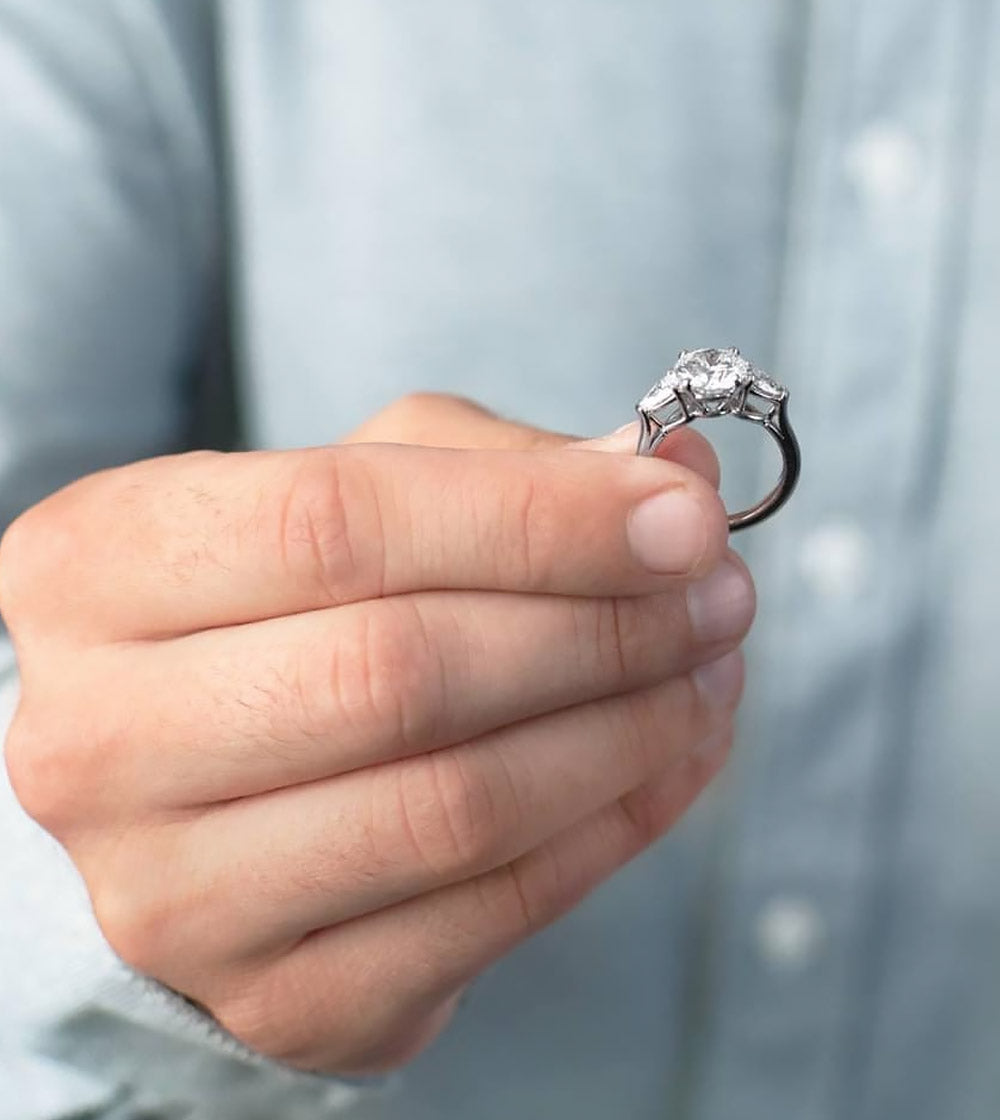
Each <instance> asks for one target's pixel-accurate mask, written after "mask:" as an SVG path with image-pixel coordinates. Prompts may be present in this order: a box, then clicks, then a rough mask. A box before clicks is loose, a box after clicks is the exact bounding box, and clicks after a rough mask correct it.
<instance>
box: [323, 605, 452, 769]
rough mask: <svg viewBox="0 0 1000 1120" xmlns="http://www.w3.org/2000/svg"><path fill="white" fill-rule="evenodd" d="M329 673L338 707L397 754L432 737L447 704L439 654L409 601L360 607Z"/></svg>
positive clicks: (360, 727) (342, 639)
mask: <svg viewBox="0 0 1000 1120" xmlns="http://www.w3.org/2000/svg"><path fill="white" fill-rule="evenodd" d="M328 676H329V680H330V688H331V690H332V692H333V695H334V701H335V705H336V707H337V709H338V711H339V712H341V713H342V714H343V716H344V717H345V718H346V719H347V720H348V721H349V722H350V723H351V724H352V725H354V726H356V727H357V728H358V729H359V730H360V731H361V733H363V734H371V733H372V731H375V730H377V732H378V735H379V738H380V739H386V740H389V741H390V742H391V743H392V744H393V753H394V754H397V755H400V754H405V753H408V752H411V751H414V750H416V749H418V748H419V747H420V746H422V745H425V744H426V743H427V742H429V741H431V740H432V739H433V738H434V736H435V729H436V727H437V724H438V722H439V720H440V719H441V718H443V713H444V712H445V710H446V707H447V705H446V704H445V690H446V679H445V670H444V666H443V663H442V659H441V656H440V654H439V652H438V650H437V646H436V643H435V641H434V636H433V635H432V634H431V633H430V631H429V629H428V627H427V626H426V624H425V622H424V619H423V616H422V615H421V612H420V610H419V608H418V607H417V606H416V604H415V603H413V602H412V601H410V600H404V599H395V600H381V601H379V602H378V603H375V604H372V605H371V606H369V607H366V608H365V609H364V610H359V611H358V612H357V614H356V616H355V619H354V621H353V624H352V628H351V629H350V630H349V631H347V632H346V633H345V634H344V635H343V636H342V637H341V639H340V640H338V641H337V643H336V645H335V647H334V650H333V652H332V655H331V664H330V666H329V670H328Z"/></svg>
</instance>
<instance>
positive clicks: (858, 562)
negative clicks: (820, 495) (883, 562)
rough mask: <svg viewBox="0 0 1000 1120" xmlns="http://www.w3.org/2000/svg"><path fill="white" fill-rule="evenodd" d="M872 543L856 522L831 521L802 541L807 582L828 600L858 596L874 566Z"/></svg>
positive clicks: (801, 559) (804, 575)
mask: <svg viewBox="0 0 1000 1120" xmlns="http://www.w3.org/2000/svg"><path fill="white" fill-rule="evenodd" d="M872 551H873V550H872V544H871V540H870V538H869V537H868V534H867V533H866V532H865V531H864V530H863V529H862V528H861V527H860V526H858V525H856V524H855V523H854V522H853V521H831V522H828V523H827V524H826V525H821V526H820V527H819V528H818V529H815V530H813V532H812V533H810V534H809V536H807V537H806V539H805V540H804V541H803V542H802V545H801V548H800V551H799V567H800V569H801V571H802V575H803V577H804V578H805V580H806V582H807V583H808V584H809V585H810V586H811V587H812V589H813V590H814V591H816V592H817V593H818V594H820V595H822V596H823V597H824V598H826V599H833V600H839V601H845V600H848V599H853V598H856V597H857V596H858V595H859V594H860V593H861V592H862V591H863V590H864V587H865V584H866V583H867V581H868V577H869V575H870V573H871V569H872V561H873V556H872Z"/></svg>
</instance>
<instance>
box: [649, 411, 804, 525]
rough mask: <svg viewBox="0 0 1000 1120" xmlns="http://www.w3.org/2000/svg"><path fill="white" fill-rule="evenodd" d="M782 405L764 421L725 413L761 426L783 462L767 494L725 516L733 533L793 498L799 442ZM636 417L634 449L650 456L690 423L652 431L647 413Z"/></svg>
mask: <svg viewBox="0 0 1000 1120" xmlns="http://www.w3.org/2000/svg"><path fill="white" fill-rule="evenodd" d="M786 399H787V398H786ZM785 403H786V401H785V400H782V401H781V402H780V403H779V404H778V406H777V407H776V408H775V410H774V411H773V413H772V414H771V415H769V416H768V417H766V418H765V417H758V416H747V415H742V414H740V413H738V412H733V413H729V414H728V415H731V416H736V417H737V418H738V419H741V420H751V421H752V422H754V423H757V424H760V425H761V427H763V428H764V430H765V431H767V432H768V434H769V435H770V436H771V438H772V439H773V440H774V441H775V443H777V445H778V449H779V451H780V452H781V463H782V465H781V477H780V478H779V479H778V483H777V485H776V486H775V487H774V489H773V490H771V492H770V493H769V494H767V495H766V496H765V497H764V498H762V499H761V500H760V501H759V502H758V503H757V504H756V505H753V506H751V507H750V508H749V509H744V510H740V511H739V512H737V513H730V514H729V515H728V516H729V528H730V530H731V531H732V532H736V530H738V529H747V528H749V527H750V526H751V525H756V524H757V523H758V522H761V521H763V520H764V519H765V518H767V517H770V516H771V514H773V513H776V512H777V511H778V510H779V509H781V507H782V506H783V505H784V504H785V502H787V501H788V499H789V498H790V497H791V496H792V491H793V490H794V489H795V485H796V483H797V482H798V480H799V474H800V472H801V469H802V457H801V453H800V451H799V442H798V440H797V439H796V438H795V433H794V432H793V431H792V427H791V425H790V424H789V423H788V416H787V412H786V408H785ZM639 416H640V420H641V422H642V423H641V428H640V433H639V445H638V447H637V448H636V454H637V455H652V454H653V453H654V452H655V451H656V449H657V447H659V445H660V444H661V443H662V441H663V440H664V438H665V437H666V436H667V435H669V434H670V432H672V431H674V430H676V429H677V428H680V427H683V426H684V425H686V424H688V423H690V422H691V420H690V418H688V417H686V416H685V417H681V418H678V419H677V420H675V421H673V422H671V423H669V424H666V425H659V424H657V425H656V428H655V429H654V427H653V423H652V421H651V418H650V416H649V414H648V413H646V412H643V411H641V410H640V413H639Z"/></svg>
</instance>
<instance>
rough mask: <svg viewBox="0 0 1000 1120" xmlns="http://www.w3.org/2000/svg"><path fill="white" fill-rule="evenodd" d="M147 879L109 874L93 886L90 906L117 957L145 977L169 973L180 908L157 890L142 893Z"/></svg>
mask: <svg viewBox="0 0 1000 1120" xmlns="http://www.w3.org/2000/svg"><path fill="white" fill-rule="evenodd" d="M146 879H148V877H145V876H140V877H136V876H124V875H121V874H109V873H108V871H107V869H105V873H104V874H102V876H101V878H100V880H99V881H97V882H94V883H91V884H90V899H91V906H92V908H93V911H94V917H95V918H96V920H97V924H98V926H99V927H100V929H101V933H102V934H103V935H104V938H105V940H106V941H107V943H108V945H109V946H110V947H111V949H112V950H113V952H114V953H115V955H116V956H118V957H119V958H120V959H121V960H122V961H124V962H125V964H127V965H128V966H129V967H130V968H133V969H135V971H136V972H140V973H142V974H143V975H146V976H160V975H162V974H163V972H164V966H165V965H166V966H167V971H169V961H170V959H171V957H176V955H177V954H176V953H175V952H172V950H171V942H172V937H173V934H174V929H175V924H176V921H177V916H178V908H177V907H176V906H175V905H172V904H171V903H170V902H168V900H166V899H165V898H163V897H162V896H161V895H159V894H158V893H157V892H155V891H141V890H140V889H139V884H140V882H142V881H144V880H146Z"/></svg>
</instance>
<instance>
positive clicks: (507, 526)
mask: <svg viewBox="0 0 1000 1120" xmlns="http://www.w3.org/2000/svg"><path fill="white" fill-rule="evenodd" d="M505 499H506V500H505V502H504V506H505V508H504V510H503V513H504V517H503V520H502V527H503V530H505V531H504V532H503V541H504V542H505V543H506V548H505V549H498V550H497V552H498V556H499V557H500V558H501V559H502V561H503V562H504V564H503V566H504V567H505V568H507V569H509V570H510V571H511V572H512V573H514V574H515V577H517V578H519V581H520V582H521V583H523V585H524V586H525V587H528V588H532V587H542V586H544V585H545V584H546V581H547V578H548V576H549V574H550V570H551V567H552V557H553V553H554V549H553V546H554V544H555V543H556V541H555V535H556V530H557V526H556V525H554V524H552V523H551V520H550V519H549V518H547V517H545V516H543V515H542V513H541V509H540V507H541V504H542V501H543V498H542V494H541V492H540V488H539V486H538V484H537V483H536V481H535V479H534V478H532V477H531V475H528V474H525V475H523V476H522V477H520V478H518V479H516V480H515V481H514V482H513V483H512V484H511V485H510V486H509V487H508V488H507V490H506V492H505Z"/></svg>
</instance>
